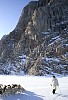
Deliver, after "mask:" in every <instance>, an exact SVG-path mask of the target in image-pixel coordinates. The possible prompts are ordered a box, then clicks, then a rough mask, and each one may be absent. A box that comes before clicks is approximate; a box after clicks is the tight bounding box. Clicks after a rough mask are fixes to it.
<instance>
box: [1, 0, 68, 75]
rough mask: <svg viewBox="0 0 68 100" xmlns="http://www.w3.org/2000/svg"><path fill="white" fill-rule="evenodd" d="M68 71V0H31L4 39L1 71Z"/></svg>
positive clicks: (8, 72) (40, 73)
mask: <svg viewBox="0 0 68 100" xmlns="http://www.w3.org/2000/svg"><path fill="white" fill-rule="evenodd" d="M21 71H22V73H23V72H24V73H25V74H30V75H32V74H33V75H46V74H53V73H58V74H68V0H39V1H31V2H29V4H28V5H26V6H25V7H24V9H23V11H22V13H21V16H20V18H19V21H18V23H17V25H16V27H15V29H14V30H13V31H12V32H10V33H9V35H6V36H3V37H2V39H1V40H0V74H11V73H15V74H18V73H20V72H21Z"/></svg>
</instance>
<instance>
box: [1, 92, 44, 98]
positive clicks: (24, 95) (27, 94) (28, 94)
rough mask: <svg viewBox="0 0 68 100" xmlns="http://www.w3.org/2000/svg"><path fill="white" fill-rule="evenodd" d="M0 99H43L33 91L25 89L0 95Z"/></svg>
mask: <svg viewBox="0 0 68 100" xmlns="http://www.w3.org/2000/svg"><path fill="white" fill-rule="evenodd" d="M0 100H43V99H42V98H41V96H40V95H37V94H35V93H34V92H30V91H25V92H23V93H21V94H13V95H8V96H3V97H1V99H0Z"/></svg>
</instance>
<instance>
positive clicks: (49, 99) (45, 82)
mask: <svg viewBox="0 0 68 100" xmlns="http://www.w3.org/2000/svg"><path fill="white" fill-rule="evenodd" d="M57 78H58V80H59V84H60V86H59V87H58V88H57V91H56V94H54V95H53V94H52V88H51V86H50V82H51V76H49V77H42V76H2V75H0V84H5V85H7V84H14V83H16V84H21V85H22V86H23V87H24V88H25V89H26V91H25V92H23V93H21V94H13V95H9V96H0V100H68V77H62V76H61V77H57Z"/></svg>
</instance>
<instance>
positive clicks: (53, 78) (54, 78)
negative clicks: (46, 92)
mask: <svg viewBox="0 0 68 100" xmlns="http://www.w3.org/2000/svg"><path fill="white" fill-rule="evenodd" d="M51 86H52V93H53V94H55V91H56V89H57V86H59V82H58V79H57V78H56V77H55V76H53V77H52V81H51Z"/></svg>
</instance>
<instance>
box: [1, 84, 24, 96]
mask: <svg viewBox="0 0 68 100" xmlns="http://www.w3.org/2000/svg"><path fill="white" fill-rule="evenodd" d="M23 91H25V89H24V88H23V87H22V86H21V85H20V84H11V85H2V84H0V95H9V94H16V93H21V92H23Z"/></svg>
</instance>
